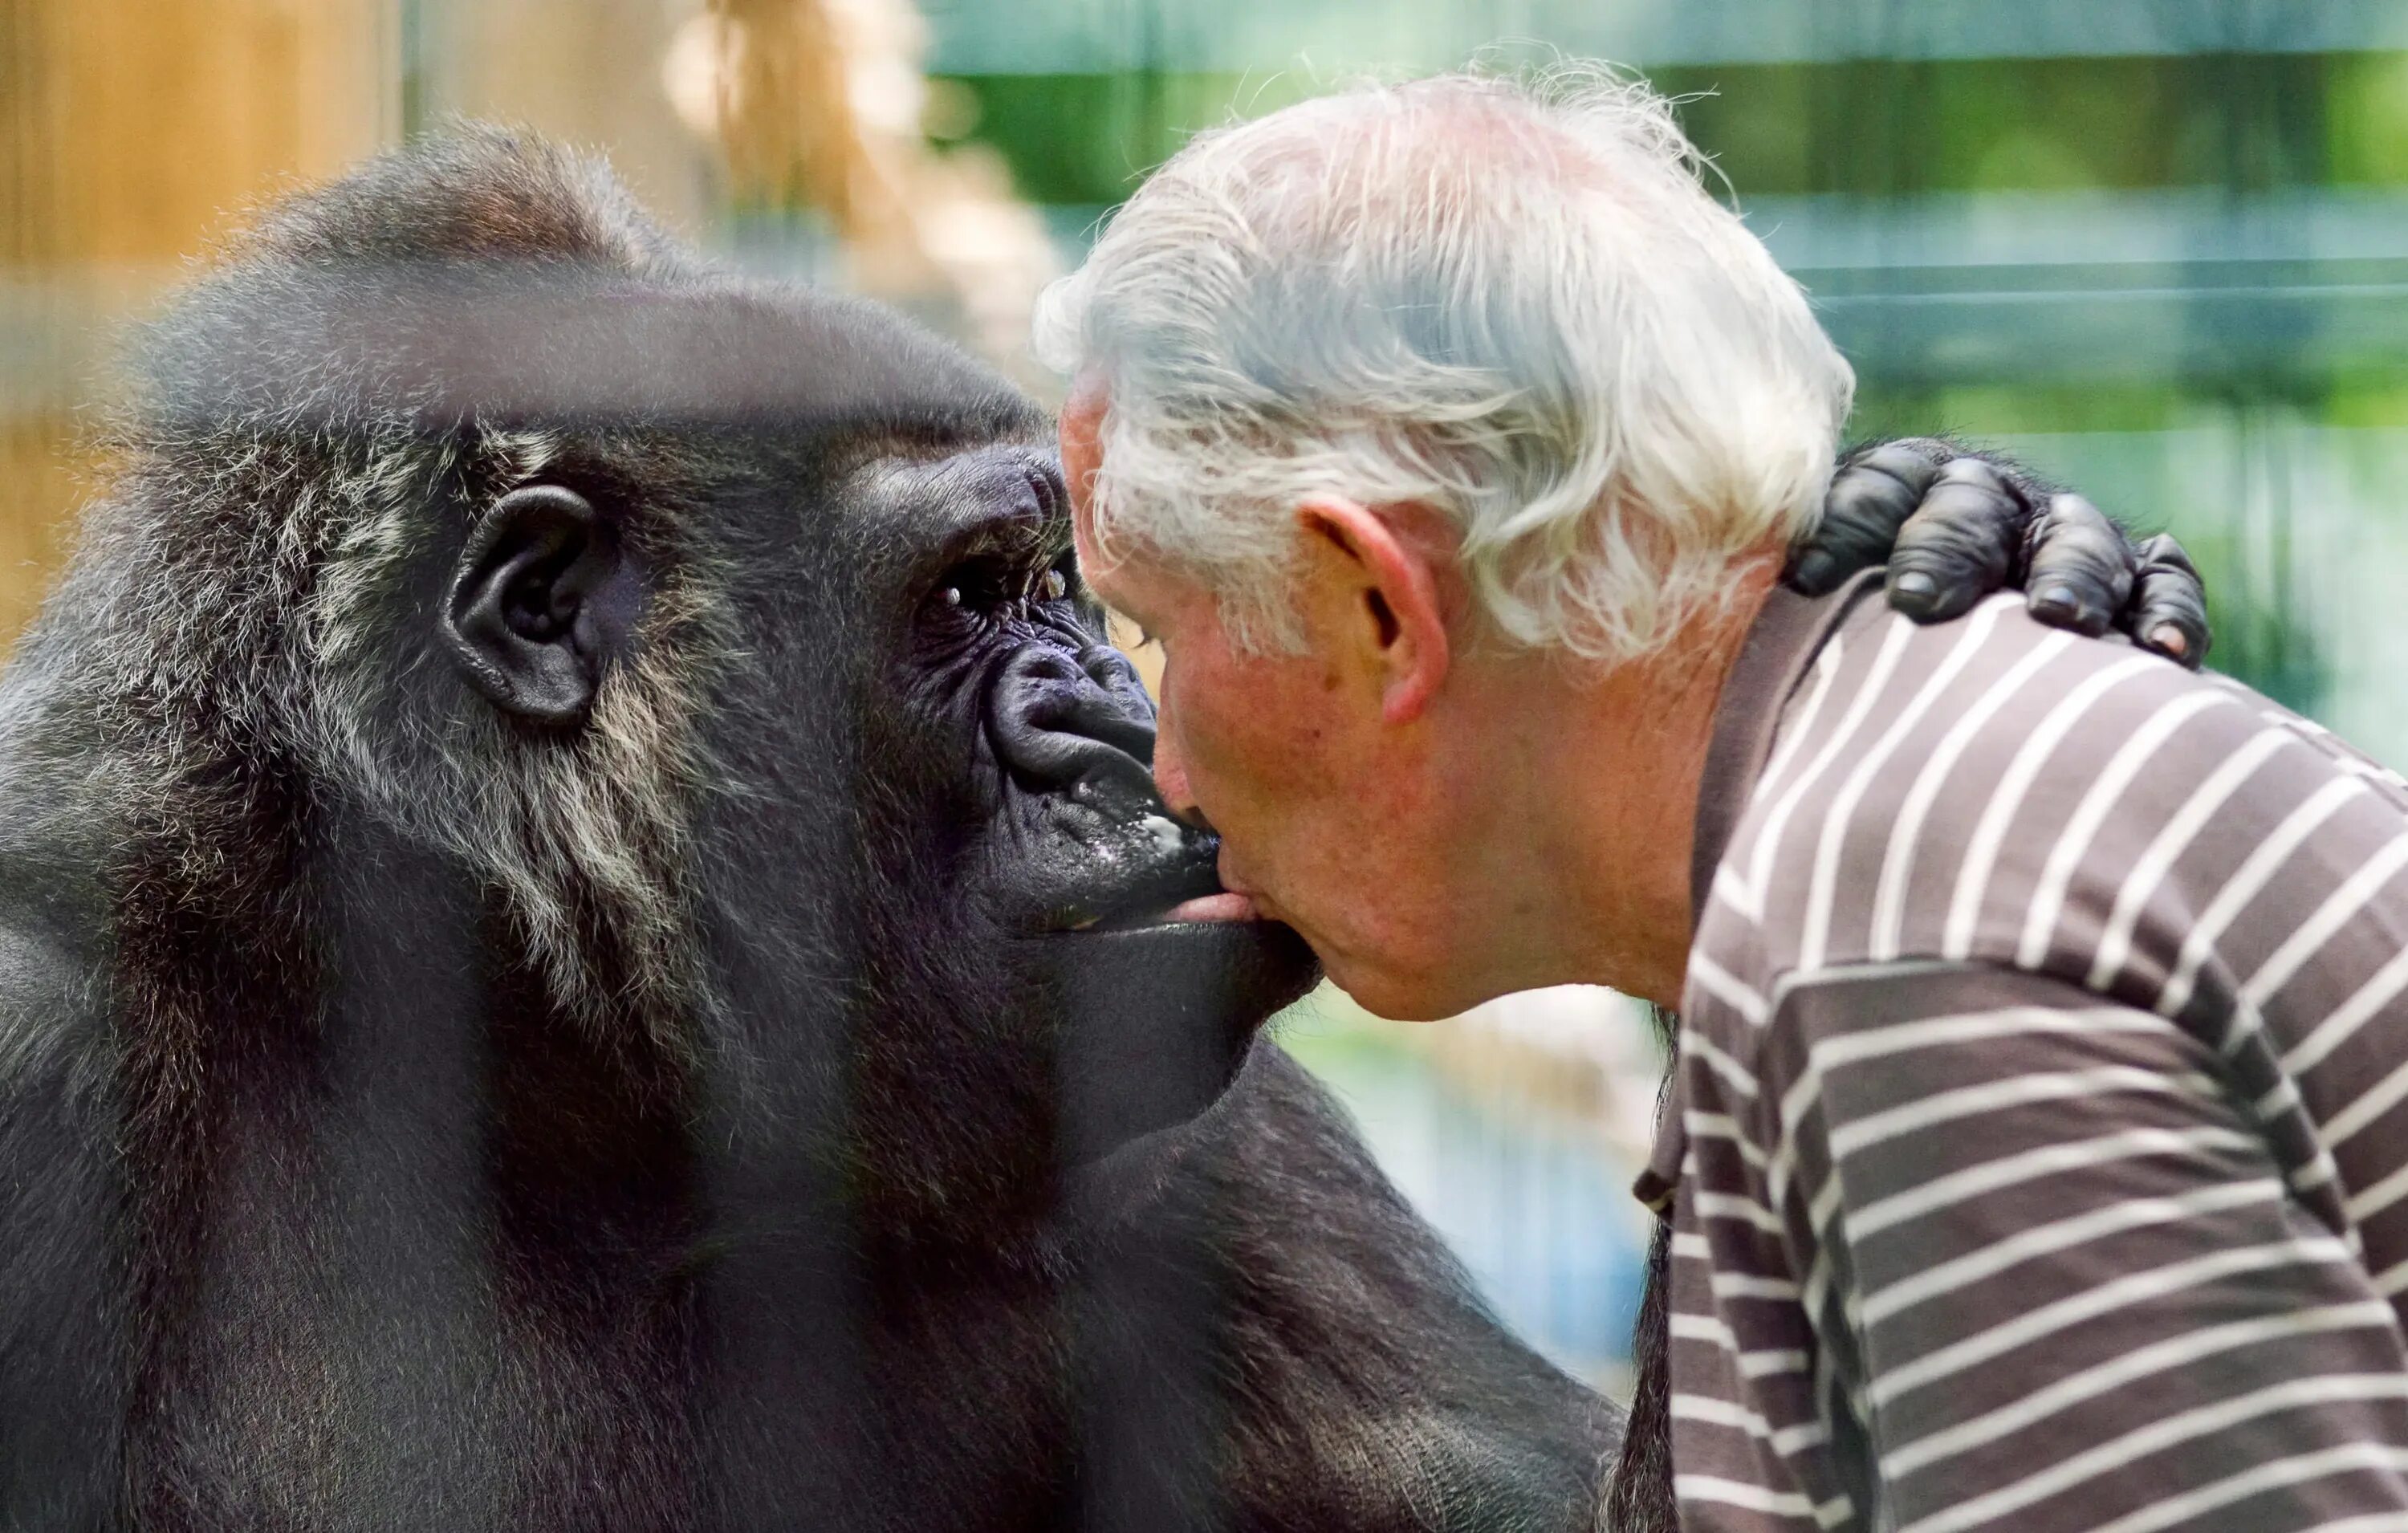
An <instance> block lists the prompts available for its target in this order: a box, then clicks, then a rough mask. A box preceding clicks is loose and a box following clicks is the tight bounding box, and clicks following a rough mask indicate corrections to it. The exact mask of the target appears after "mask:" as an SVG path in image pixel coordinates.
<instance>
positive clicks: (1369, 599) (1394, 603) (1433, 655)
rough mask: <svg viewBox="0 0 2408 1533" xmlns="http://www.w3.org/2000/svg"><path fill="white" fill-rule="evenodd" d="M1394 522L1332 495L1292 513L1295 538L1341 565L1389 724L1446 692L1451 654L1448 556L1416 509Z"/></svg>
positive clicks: (1412, 715)
mask: <svg viewBox="0 0 2408 1533" xmlns="http://www.w3.org/2000/svg"><path fill="white" fill-rule="evenodd" d="M1414 510H1415V508H1409V507H1408V508H1398V511H1399V512H1400V513H1401V514H1399V515H1398V516H1396V517H1391V516H1389V515H1386V514H1383V512H1381V511H1375V510H1373V509H1370V508H1369V507H1368V506H1363V505H1360V504H1358V503H1356V502H1355V501H1351V500H1346V499H1343V498H1340V497H1339V496H1335V495H1314V496H1312V497H1311V498H1309V499H1307V500H1305V501H1303V502H1301V503H1300V504H1299V505H1298V506H1297V526H1298V530H1299V531H1301V532H1302V533H1303V534H1304V536H1305V537H1308V538H1318V539H1320V540H1321V541H1322V542H1323V544H1324V546H1325V547H1326V548H1327V549H1328V550H1329V551H1330V552H1331V553H1332V554H1333V555H1334V556H1335V557H1337V558H1338V559H1340V561H1342V562H1343V565H1344V567H1345V568H1346V570H1347V572H1348V578H1349V580H1350V581H1351V583H1353V584H1354V585H1355V592H1354V601H1355V604H1356V605H1357V606H1358V607H1359V611H1358V612H1357V613H1356V618H1357V620H1358V621H1359V622H1360V623H1362V624H1363V625H1364V627H1363V632H1364V633H1365V636H1366V638H1367V639H1368V641H1369V645H1370V646H1371V648H1372V650H1373V652H1374V653H1375V656H1376V658H1375V662H1374V663H1375V664H1376V665H1377V666H1379V669H1380V673H1381V674H1380V709H1381V713H1382V715H1383V717H1384V718H1385V719H1386V720H1387V721H1388V722H1389V723H1390V724H1405V723H1409V722H1411V721H1412V720H1413V719H1416V718H1418V717H1420V716H1421V712H1422V709H1424V708H1426V707H1427V706H1428V704H1429V700H1430V698H1432V697H1433V696H1435V695H1437V694H1438V689H1439V688H1440V686H1441V685H1442V684H1444V682H1445V681H1446V674H1447V670H1448V668H1449V667H1450V666H1452V665H1453V664H1454V652H1453V648H1452V645H1451V642H1450V640H1449V639H1448V638H1447V615H1448V610H1449V606H1450V603H1449V601H1448V594H1447V592H1446V591H1445V589H1444V587H1445V585H1446V584H1447V583H1448V582H1449V581H1450V580H1452V579H1453V577H1452V575H1451V573H1450V570H1451V566H1450V565H1449V564H1448V563H1447V560H1448V559H1449V558H1450V555H1449V554H1448V553H1446V552H1444V551H1443V550H1442V549H1441V547H1440V546H1439V545H1440V538H1439V537H1437V535H1436V530H1435V529H1434V528H1431V527H1426V526H1424V525H1422V524H1421V523H1423V522H1426V521H1427V520H1428V519H1427V518H1426V517H1419V518H1417V517H1415V516H1414V515H1413V514H1412V512H1413V511H1414Z"/></svg>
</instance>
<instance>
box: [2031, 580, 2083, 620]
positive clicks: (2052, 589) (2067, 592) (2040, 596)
mask: <svg viewBox="0 0 2408 1533" xmlns="http://www.w3.org/2000/svg"><path fill="white" fill-rule="evenodd" d="M2080 605H2081V603H2080V602H2079V600H2078V599H2077V598H2076V597H2075V596H2074V595H2073V587H2071V586H2070V585H2052V586H2049V587H2047V588H2045V589H2043V590H2040V591H2035V592H2033V593H2032V598H2031V606H2032V610H2033V611H2035V612H2048V613H2053V614H2054V615H2056V616H2057V617H2061V618H2070V617H2071V616H2073V615H2074V612H2075V610H2076V609H2078V608H2079V607H2080Z"/></svg>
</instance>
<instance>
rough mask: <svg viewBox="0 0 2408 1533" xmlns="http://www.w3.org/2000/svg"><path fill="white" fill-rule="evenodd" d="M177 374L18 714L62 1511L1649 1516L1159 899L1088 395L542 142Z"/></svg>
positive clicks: (40, 1304)
mask: <svg viewBox="0 0 2408 1533" xmlns="http://www.w3.org/2000/svg"><path fill="white" fill-rule="evenodd" d="M138 372H139V374H140V377H141V379H142V385H141V388H140V390H139V393H138V394H137V396H136V400H135V403H134V404H133V406H132V408H130V409H129V410H128V411H127V412H126V414H125V417H124V424H123V427H122V441H121V443H120V446H121V449H122V452H121V463H122V466H121V468H120V469H119V470H118V472H117V474H116V476H115V477H114V479H113V480H111V483H110V487H109V488H108V491H107V493H106V494H104V495H103V496H102V498H101V499H100V500H99V502H98V503H97V504H96V505H94V506H93V508H92V509H91V511H90V513H89V515H88V519H87V523H86V526H85V530H84V534H83V541H82V545H81V549H80V552H79V554H78V555H77V558H76V560H75V563H74V565H73V567H72V569H71V571H70V573H69V575H68V576H67V578H66V580H65V583H64V584H63V586H62V587H61V589H60V590H59V591H58V592H57V593H56V595H54V597H53V599H52V600H51V601H50V605H49V607H48V608H47V609H46V611H45V614H44V616H43V618H42V620H41V622H40V623H39V624H38V625H37V626H36V629H35V630H34V631H33V632H32V633H31V634H30V635H29V636H28V637H27V638H25V639H24V640H23V641H22V646H21V648H20V650H19V652H18V654H17V657H16V659H15V660H14V662H13V663H12V665H11V666H10V668H9V670H8V672H7V679H6V681H5V685H0V1172H5V1174H0V1527H6V1528H9V1529H16V1528H25V1529H34V1528H39V1529H84V1528H118V1527H127V1526H143V1527H151V1528H163V1529H188V1528H189V1529H204V1528H208V1529H215V1528H246V1529H251V1528H311V1529H321V1528H368V1527H378V1528H412V1529H421V1528H423V1529H447V1530H448V1529H468V1528H483V1527H496V1528H499V1527H509V1528H561V1529H568V1528H576V1529H595V1528H647V1529H649V1528H671V1527H697V1528H701V1527H717V1528H730V1529H757V1528H771V1527H813V1528H828V1529H869V1528H879V1529H888V1528H892V1529H908V1530H911V1533H938V1530H955V1529H979V1528H996V1529H1001V1528H1039V1527H1081V1528H1125V1529H1130V1530H1132V1533H1139V1530H1142V1533H1158V1530H1175V1529H1179V1528H1199V1529H1218V1528H1232V1529H1235V1528H1274V1527H1279V1528H1299V1529H1303V1528H1313V1529H1347V1528H1355V1529H1403V1528H1419V1527H1430V1528H1474V1527H1478V1528H1515V1529H1521V1528H1530V1529H1555V1528H1584V1527H1587V1526H1591V1523H1592V1519H1593V1518H1594V1516H1595V1514H1596V1497H1597V1485H1598V1482H1599V1478H1600V1475H1599V1466H1600V1461H1601V1459H1602V1458H1603V1457H1604V1456H1605V1454H1607V1453H1608V1451H1609V1449H1610V1446H1611V1440H1612V1438H1613V1432H1614V1422H1613V1415H1612V1412H1611V1411H1609V1410H1608V1408H1606V1407H1605V1406H1603V1405H1602V1404H1601V1403H1600V1402H1598V1400H1597V1399H1596V1398H1595V1397H1592V1396H1590V1395H1588V1394H1587V1393H1586V1392H1584V1390H1582V1389H1580V1388H1579V1387H1578V1386H1576V1385H1575V1384H1573V1383H1571V1382H1570V1381H1569V1380H1567V1379H1565V1378H1564V1377H1562V1376H1561V1375H1560V1374H1558V1373H1556V1372H1555V1370H1553V1369H1552V1368H1549V1367H1547V1366H1546V1365H1545V1364H1544V1363H1542V1362H1541V1361H1540V1360H1539V1359H1538V1358H1537V1357H1535V1356H1534V1355H1532V1354H1530V1353H1529V1352H1527V1350H1526V1349H1524V1348H1523V1347H1522V1346H1521V1345H1520V1344H1518V1343H1517V1342H1516V1341H1514V1340H1512V1338H1511V1337H1510V1336H1508V1335H1507V1334H1506V1333H1505V1332H1504V1331H1503V1330H1502V1329H1500V1328H1499V1327H1498V1325H1496V1324H1495V1323H1494V1322H1493V1321H1492V1320H1491V1319H1490V1318H1489V1317H1488V1316H1487V1315H1486V1314H1485V1313H1484V1311H1483V1310H1482V1308H1481V1306H1480V1304H1479V1302H1478V1301H1477V1300H1476V1298H1475V1297H1473V1296H1472V1294H1471V1293H1470V1291H1469V1289H1468V1287H1467V1285H1466V1283H1465V1282H1464V1279H1463V1278H1462V1276H1461V1275H1460V1273H1459V1272H1458V1270H1457V1269H1456V1268H1455V1265H1454V1264H1453V1262H1452V1261H1451V1260H1450V1259H1449V1258H1448V1257H1447V1255H1446V1254H1444V1253H1443V1252H1442V1251H1441V1248H1440V1246H1439V1244H1438V1242H1437V1241H1436V1240H1435V1239H1433V1237H1432V1236H1431V1234H1430V1232H1429V1231H1428V1230H1427V1229H1426V1228H1425V1227H1424V1226H1423V1225H1421V1224H1420V1223H1419V1222H1418V1221H1417V1220H1416V1219H1415V1218H1414V1216H1413V1215H1412V1213H1411V1212H1410V1211H1408V1210H1407V1209H1406V1207H1405V1206H1404V1205H1403V1203H1402V1202H1401V1201H1400V1200H1399V1199H1398V1196H1397V1195H1396V1194H1395V1193H1394V1191H1393V1190H1391V1188H1390V1187H1389V1186H1388V1185H1387V1183H1386V1182H1384V1181H1383V1179H1382V1178H1381V1176H1380V1174H1379V1172H1378V1171H1377V1170H1376V1169H1374V1168H1373V1167H1372V1165H1371V1163H1370V1162H1369V1159H1368V1158H1367V1157H1366V1155H1365V1153H1364V1152H1363V1150H1362V1148H1361V1147H1360V1145H1359V1144H1358V1143H1357V1142H1356V1141H1355V1137H1354V1135H1353V1134H1352V1133H1351V1132H1350V1131H1349V1129H1348V1128H1347V1127H1346V1125H1344V1123H1343V1121H1342V1119H1341V1118H1340V1114H1339V1113H1338V1112H1337V1111H1336V1110H1333V1108H1332V1107H1331V1106H1330V1104H1329V1103H1328V1101H1327V1100H1326V1098H1325V1097H1324V1096H1322V1095H1321V1094H1320V1092H1319V1091H1318V1090H1317V1089H1316V1088H1315V1087H1314V1086H1313V1085H1312V1083H1311V1082H1309V1081H1308V1080H1307V1079H1306V1077H1305V1076H1304V1075H1303V1074H1302V1073H1301V1072H1300V1071H1299V1070H1298V1069H1297V1067H1296V1066H1295V1065H1294V1064H1292V1063H1291V1062H1290V1061H1289V1060H1288V1059H1287V1058H1286V1057H1285V1056H1284V1055H1283V1054H1282V1053H1280V1052H1279V1050H1278V1049H1277V1048H1275V1047H1274V1046H1272V1045H1271V1044H1269V1042H1268V1041H1257V1040H1256V1039H1255V1038H1254V1030H1255V1028H1256V1027H1257V1026H1258V1024H1259V1023H1260V1021H1261V1020H1262V1018H1263V1017H1264V1016H1265V1015H1267V1014H1268V1013H1269V1011H1270V1010H1272V1009H1274V1008H1275V1007H1276V1006H1277V1005H1278V1004H1280V1003H1281V1002H1283V1000H1284V999H1286V998H1287V997H1289V996H1293V995H1294V994H1296V993H1297V990H1298V989H1299V988H1300V987H1301V985H1302V984H1303V983H1304V982H1305V981H1306V980H1307V979H1308V978H1309V970H1308V968H1307V966H1306V964H1305V961H1304V959H1303V956H1302V955H1301V953H1300V952H1299V951H1297V949H1296V947H1295V945H1294V943H1293V939H1292V938H1285V937H1284V936H1283V934H1282V933H1281V932H1280V931H1279V930H1278V929H1276V928H1259V927H1254V928H1247V927H1236V928H1230V927H1224V928H1212V929H1207V928H1201V927H1196V926H1185V927H1182V926H1177V925H1169V924H1151V925H1149V924H1144V923H1143V922H1141V921H1131V920H1128V919H1126V918H1127V917H1130V916H1133V915H1143V914H1146V913H1147V912H1149V911H1152V912H1159V911H1160V910H1164V909H1167V908H1168V906H1169V905H1170V904H1172V903H1174V902H1175V901H1176V900H1177V899H1179V898H1181V897H1183V896H1185V895H1190V894H1193V893H1196V892H1197V891H1198V890H1199V889H1209V888H1210V887H1211V884H1210V882H1209V877H1206V876H1205V874H1204V870H1205V869H1209V866H1210V854H1211V847H1210V846H1209V844H1207V843H1205V842H1203V841H1202V840H1200V839H1199V838H1197V836H1195V835H1194V834H1193V833H1188V832H1183V831H1182V830H1181V829H1180V828H1179V827H1175V826H1172V825H1170V824H1168V822H1167V821H1164V820H1162V819H1161V818H1159V813H1158V810H1159V806H1158V805H1157V804H1156V803H1155V802H1154V800H1153V799H1152V797H1151V791H1150V788H1149V786H1148V785H1147V783H1146V781H1145V772H1144V767H1143V762H1142V757H1143V755H1144V753H1145V752H1147V751H1148V750H1149V749H1150V743H1149V742H1150V727H1149V725H1148V723H1147V715H1146V714H1145V712H1144V705H1143V703H1142V700H1141V697H1140V696H1139V695H1137V694H1136V692H1135V687H1134V683H1133V681H1131V680H1130V678H1129V677H1128V675H1127V673H1126V671H1125V667H1123V666H1121V664H1120V663H1119V662H1118V661H1117V660H1116V659H1115V658H1113V657H1111V655H1110V654H1109V653H1108V652H1105V651H1104V650H1103V649H1102V648H1101V644H1100V638H1099V629H1098V626H1097V614H1096V613H1095V611H1094V609H1093V607H1092V604H1090V603H1088V602H1087V601H1086V600H1085V599H1084V598H1083V596H1082V595H1081V593H1080V592H1079V591H1078V589H1077V588H1076V585H1075V576H1074V575H1073V574H1072V573H1071V572H1070V571H1069V570H1068V567H1067V565H1066V564H1065V563H1064V562H1063V560H1064V555H1065V553H1066V552H1067V541H1068V537H1067V523H1066V521H1065V514H1064V510H1063V507H1062V503H1061V494H1060V487H1059V484H1058V482H1057V481H1056V480H1055V478H1054V469H1053V467H1052V466H1051V463H1050V449H1049V445H1048V444H1049V441H1050V437H1049V431H1048V424H1047V422H1046V421H1045V420H1044V418H1043V417H1042V415H1041V414H1040V413H1039V411H1038V410H1037V409H1035V408H1033V407H1032V406H1031V405H1030V404H1029V403H1028V402H1027V401H1026V400H1025V399H1024V398H1022V397H1021V396H1020V395H1018V394H1015V393H1014V392H1012V391H1011V390H1010V389H1009V388H1008V387H1007V386H1005V385H1004V384H1003V383H1001V382H1000V381H999V380H996V378H995V377H993V376H992V375H990V374H988V373H987V372H985V371H983V370H982V369H981V368H979V367H978V366H976V365H973V364H971V363H969V362H968V361H967V360H966V359H964V358H963V357H961V356H960V355H958V354H956V353H954V352H953V351H950V350H948V349H946V348H944V347H942V346H941V345H939V344H938V343H936V342H934V341H932V340H930V339H928V338H926V337H924V336H922V335H920V334H917V333H915V332H914V331H912V330H911V329H910V328H909V327H908V326H906V325H905V324H903V323H902V322H899V321H897V320H896V319H895V318H893V317H891V316H889V315H887V314H885V313H882V312H881V311H879V310H877V309H875V308H869V307H865V306H859V305H854V304H851V303H846V302H841V301H838V300H834V299H830V298H827V297H824V296H818V295H814V294H808V293H800V292H793V291H786V290H780V289H770V288H765V287H762V286H759V285H753V284H747V283H744V282H741V281H738V280H737V279H732V278H729V277H726V276H724V275H721V274H717V273H715V272H713V271H711V270H710V269H709V268H708V267H706V266H704V265H702V264H700V263H698V262H697V261H695V259H694V258H692V257H690V256H689V255H688V254H686V253H685V252H684V251H681V250H680V249H678V248H677V247H675V246H674V245H673V244H672V243H670V242H669V241H668V240H667V239H666V238H665V237H664V236H662V235H661V234H660V233H659V232H657V231H656V230H655V229H654V227H653V226H652V224H651V223H649V222H647V221H646V220H645V219H644V218H643V217H642V216H641V215H640V214H639V213H638V211H637V210H636V209H635V208H633V207H632V206H631V205H630V204H629V202H628V200H627V198H626V196H625V195H624V193H623V192H621V191H620V190H619V189H618V187H617V186H616V185H615V183H613V182H612V181H611V180H610V179H609V178H608V176H607V174H606V173H605V172H604V171H602V170H601V169H599V168H598V167H597V166H595V165H593V164H591V163H589V162H587V161H584V160H581V159H579V158H576V157H574V156H571V155H568V154H566V153H563V152H561V151H558V150H552V149H548V148H545V147H543V146H540V145H538V144H534V143H530V142H528V141H526V140H523V139H520V138H514V137H511V136H505V135H500V134H490V133H488V134H469V135H466V136H460V137H457V138H455V139H452V140H449V141H446V142H442V143H438V144H435V145H431V146H428V147H423V148H421V149H418V150H411V151H409V152H407V153H404V154H401V155H397V156H394V157H390V158H387V159H385V160H382V161H380V162H377V163H375V164H372V165H368V166H366V168H364V169H363V170H361V171H360V172H359V173H357V174H355V175H353V176H352V177H351V178H349V179H346V180H344V181H342V182H339V183H337V184H336V185H334V186H333V187H331V188H328V189H326V190H323V191H321V192H318V193H311V194H308V195H304V196H301V197H299V198H297V199H295V200H293V201H291V202H288V203H286V204H285V205H283V206H281V207H280V208H277V209H275V210H273V211H272V212H271V213H269V214H268V215H267V217H266V218H265V222H263V224H262V225H261V227H260V228H259V229H258V230H257V231H256V232H255V233H254V234H253V235H251V236H249V237H248V238H247V239H246V240H245V241H243V242H241V243H239V244H237V245H236V247H234V248H233V249H232V250H231V251H229V252H228V253H227V255H226V257H225V259H224V260H223V261H222V263H221V264H220V265H218V267H217V268H216V269H215V271H214V273H213V275H210V276H209V277H208V278H207V279H204V280H203V281H201V282H200V283H199V284H198V285H197V286H196V287H195V288H193V290H192V291H191V292H190V293H189V294H186V295H185V296H184V297H183V298H182V299H181V300H180V301H179V303H178V304H177V306H176V307H175V308H172V309H171V310H170V311H169V312H168V313H167V314H166V316H165V318H164V319H163V320H161V321H160V322H158V323H156V324H155V325H154V326H153V327H151V330H150V333H149V335H148V337H147V339H146V343H145V346H144V348H143V351H142V363H141V366H140V368H139V369H138ZM1199 878H1202V879H1203V881H1201V882H1200V883H1199ZM1116 917H1117V918H1118V919H1116ZM1225 1086H1226V1090H1224V1089H1223V1088H1224V1087H1225Z"/></svg>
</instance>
